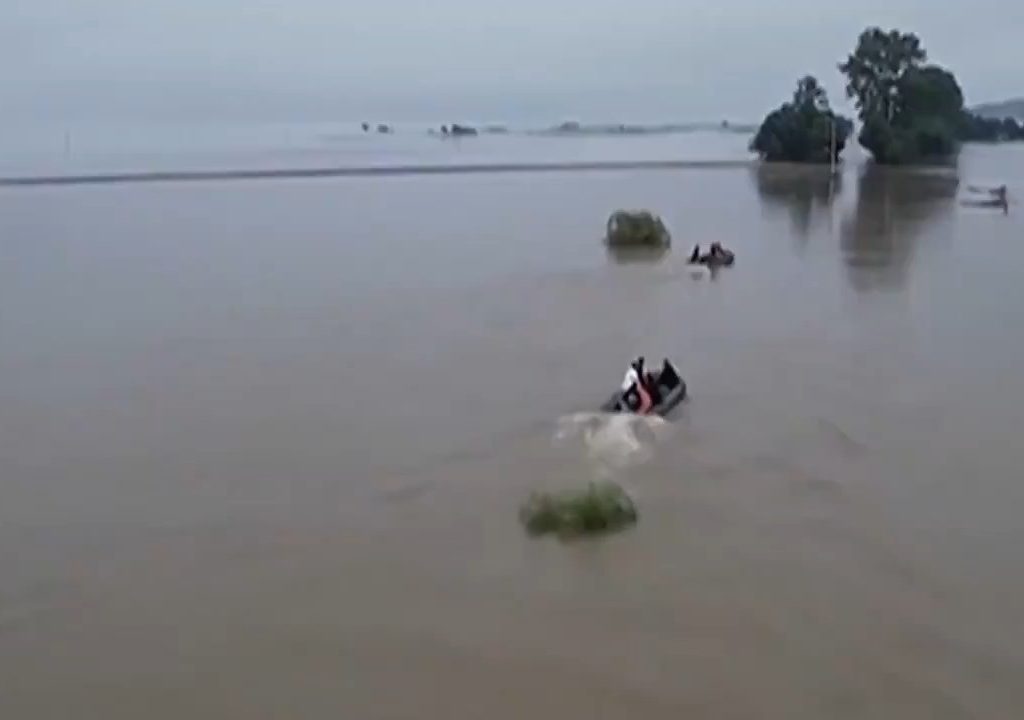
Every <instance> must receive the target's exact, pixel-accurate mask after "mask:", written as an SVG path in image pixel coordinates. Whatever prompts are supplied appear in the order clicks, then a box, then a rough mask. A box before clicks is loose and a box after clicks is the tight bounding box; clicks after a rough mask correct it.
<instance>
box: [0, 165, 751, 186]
mask: <svg viewBox="0 0 1024 720" xmlns="http://www.w3.org/2000/svg"><path fill="white" fill-rule="evenodd" d="M750 165H751V161H747V160H639V161H625V162H622V161H604V162H565V163H490V164H480V165H396V166H389V167H388V166H385V167H374V166H370V167H323V168H278V169H266V170H193V171H190V170H167V171H158V172H118V173H82V174H74V175H71V174H68V175H37V176H32V175H26V176H20V177H0V187H31V186H45V185H108V184H118V183H153V182H204V181H211V180H289V179H294V180H300V179H309V178H339V177H340V178H344V177H389V176H400V175H457V174H468V173H517V172H570V171H577V172H578V171H590V170H692V169H697V170H700V169H708V170H711V169H724V168H742V167H748V166H750Z"/></svg>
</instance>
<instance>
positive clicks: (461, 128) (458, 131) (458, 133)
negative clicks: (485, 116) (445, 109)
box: [451, 123, 477, 137]
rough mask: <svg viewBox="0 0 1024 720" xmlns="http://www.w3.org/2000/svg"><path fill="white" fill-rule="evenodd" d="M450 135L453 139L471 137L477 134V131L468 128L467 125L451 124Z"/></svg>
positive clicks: (473, 128)
mask: <svg viewBox="0 0 1024 720" xmlns="http://www.w3.org/2000/svg"><path fill="white" fill-rule="evenodd" d="M451 134H452V136H454V137H465V136H472V135H476V134H477V129H476V128H475V127H470V126H469V125H459V124H458V123H452V129H451Z"/></svg>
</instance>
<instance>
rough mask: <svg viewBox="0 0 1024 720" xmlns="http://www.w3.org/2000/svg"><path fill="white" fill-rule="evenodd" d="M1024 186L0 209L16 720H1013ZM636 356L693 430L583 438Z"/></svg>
mask: <svg viewBox="0 0 1024 720" xmlns="http://www.w3.org/2000/svg"><path fill="white" fill-rule="evenodd" d="M1021 150H1022V149H1021V148H1017V147H1003V148H999V147H979V148H974V147H971V148H968V149H967V150H966V151H965V153H964V156H963V157H962V159H961V166H960V168H959V169H958V170H955V171H954V170H942V171H933V172H928V173H906V172H903V173H897V172H885V171H881V170H878V169H873V168H868V167H856V166H853V165H851V166H850V167H849V168H847V170H846V172H845V173H844V174H843V176H842V177H841V178H840V180H839V181H838V182H830V181H829V179H828V178H827V177H826V176H824V175H822V174H821V173H818V172H812V171H806V170H795V169H791V168H782V169H771V170H766V169H758V168H756V167H750V168H738V167H734V166H729V167H722V168H718V169H688V170H687V169H681V170H679V169H677V170H658V171H653V170H646V171H645V170H638V169H637V170H624V171H619V172H597V171H595V172H580V173H558V174H503V175H488V174H473V175H461V174H449V175H444V176H437V177H401V176H398V177H381V178H343V179H323V180H294V181H266V182H251V183H249V182H210V183H194V184H147V185H133V184H123V185H110V186H102V187H64V188H62V187H53V188H24V189H15V188H8V189H5V190H4V191H3V192H2V193H0V717H4V718H33V719H42V718H68V717H75V718H103V719H104V720H118V719H119V718H125V719H128V718H131V719H133V720H134V719H135V718H139V717H140V716H145V717H147V718H151V719H153V720H161V719H163V718H167V719H168V720H169V719H171V718H174V719H175V720H177V719H179V718H184V717H189V718H211V719H213V718H217V719H218V720H227V719H229V718H238V719H240V720H241V719H242V718H245V719H247V720H248V719H251V718H285V717H303V718H337V717H353V718H356V717H359V718H388V719H392V718H394V719H406V718H409V719H412V718H424V717H447V718H452V719H455V718H467V719H468V718H478V717H481V716H486V717H490V718H495V719H504V718H508V719H509V720H511V719H513V718H522V717H536V718H547V717H559V718H563V719H565V720H569V719H573V718H593V717H595V716H599V717H606V718H680V717H686V718H715V719H716V720H717V719H723V718H751V717H758V718H779V719H780V720H781V719H786V720H794V719H797V718H807V719H812V718H814V719H816V718H826V717H827V718H878V717H899V718H903V719H906V720H909V719H916V718H921V719H925V718H927V719H929V720H932V719H935V718H1008V717H1015V716H1017V715H1019V713H1020V709H1021V707H1024V689H1022V688H1021V685H1020V682H1019V680H1020V678H1021V677H1022V676H1024V622H1022V619H1024V618H1022V611H1021V606H1022V600H1024V575H1022V573H1021V572H1020V562H1019V558H1018V557H1017V555H1018V548H1019V547H1020V544H1021V542H1022V541H1024V523H1022V521H1021V519H1020V513H1021V508H1022V507H1024V483H1022V476H1021V470H1020V469H1021V467H1024V444H1022V443H1021V441H1020V432H1021V430H1020V429H1021V428H1022V427H1024V374H1022V373H1021V371H1020V368H1021V367H1022V366H1024V333H1022V332H1020V331H1019V330H1018V328H1017V325H1018V320H1019V316H1020V313H1021V310H1022V308H1024V282H1022V279H1024V243H1022V237H1024V220H1022V218H1024V214H1022V213H1024V210H1021V208H1020V206H1019V205H1012V206H1011V208H1010V212H1009V214H1007V215H1003V214H1002V213H1001V212H994V211H991V210H980V209H973V208H967V207H964V206H962V205H961V204H960V202H959V199H960V197H961V196H962V194H963V192H964V188H965V187H966V185H967V184H968V183H984V182H989V181H992V182H997V181H998V182H1005V183H1008V184H1009V186H1010V190H1011V197H1012V196H1013V195H1014V193H1015V192H1016V193H1020V192H1021V189H1022V188H1024V152H1022V151H1021ZM1018 198H1019V195H1018ZM619 207H649V208H651V209H653V210H655V211H657V212H659V213H661V214H662V216H663V217H664V219H665V221H666V223H667V224H668V226H669V228H670V229H671V230H672V232H673V235H674V238H675V245H674V247H673V249H672V251H671V252H668V253H665V254H662V255H660V256H658V257H644V256H641V257H637V256H629V257H621V256H615V255H613V254H609V253H608V252H607V251H606V249H605V248H604V246H603V245H602V243H601V242H600V237H601V234H602V232H603V229H604V222H605V218H606V217H607V215H608V213H609V212H611V211H612V210H614V209H616V208H619ZM712 241H720V242H722V243H723V244H725V245H726V246H728V247H730V248H732V249H733V250H735V251H736V254H737V257H738V261H737V265H736V267H734V268H731V269H728V270H723V271H721V272H719V273H716V274H715V275H708V274H705V273H702V272H697V273H695V272H693V271H692V270H691V269H690V268H689V267H688V266H687V265H686V262H685V261H686V256H687V255H688V251H689V249H690V247H691V245H692V244H696V243H701V244H704V245H707V244H709V243H710V242H712ZM637 353H645V354H646V355H647V356H648V357H650V358H659V357H660V356H662V355H668V356H670V357H672V358H673V359H674V360H675V362H676V364H677V365H678V367H679V368H680V370H681V371H682V373H683V375H684V376H685V378H686V380H687V382H688V383H689V385H690V388H691V394H692V398H691V400H690V401H689V402H688V403H687V404H686V405H685V406H684V407H683V409H682V410H681V412H679V413H678V414H677V415H675V416H674V417H672V418H671V421H670V422H669V423H668V424H667V425H665V426H658V427H656V428H653V429H651V428H649V429H648V431H643V429H640V430H638V431H637V433H636V435H635V437H633V438H629V437H626V438H624V437H623V436H622V435H621V433H618V432H608V433H601V432H593V431H592V430H593V428H590V429H591V431H590V432H588V431H587V428H586V427H584V425H585V424H586V423H587V422H588V420H587V418H588V417H589V416H588V415H587V413H590V412H591V411H593V410H594V409H595V407H596V406H597V405H599V404H600V402H601V401H603V400H604V399H605V398H606V396H607V394H608V392H609V391H610V389H612V387H614V385H615V384H616V383H617V382H618V380H619V379H620V378H621V375H622V372H623V370H624V368H625V366H626V363H627V362H628V360H629V359H630V358H631V357H632V356H633V355H635V354H637ZM581 414H582V415H581ZM609 476H611V477H614V478H616V479H617V480H619V481H620V482H622V483H623V484H624V485H626V486H627V487H628V488H629V489H630V490H631V491H632V492H633V493H634V494H635V497H636V500H637V503H638V507H639V511H640V521H639V524H638V525H637V527H636V528H635V529H633V530H630V531H628V532H626V533H624V534H622V535H619V536H616V537H610V538H606V539H604V540H600V541H597V542H579V543H570V544H562V543H559V542H557V541H548V540H545V541H534V540H530V539H529V538H527V537H526V536H525V535H524V533H523V532H522V529H521V528H520V527H519V526H518V524H517V520H516V510H517V507H518V505H519V503H520V502H521V501H522V500H523V499H524V498H525V497H526V496H527V495H528V494H529V493H530V492H531V491H532V490H535V489H549V488H557V487H562V486H566V485H575V484H578V483H581V482H586V481H588V480H591V479H595V478H598V477H609Z"/></svg>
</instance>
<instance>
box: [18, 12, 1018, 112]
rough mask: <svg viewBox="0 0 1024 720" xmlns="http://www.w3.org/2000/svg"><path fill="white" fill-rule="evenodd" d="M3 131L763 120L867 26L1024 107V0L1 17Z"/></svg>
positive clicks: (976, 89) (975, 87)
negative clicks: (60, 125)
mask: <svg viewBox="0 0 1024 720" xmlns="http://www.w3.org/2000/svg"><path fill="white" fill-rule="evenodd" d="M4 5H5V7H4V9H3V11H2V15H0V17H2V20H0V87H2V88H3V89H4V92H3V96H2V98H0V118H2V117H3V116H5V115H6V116H7V117H8V119H11V120H19V119H26V118H37V117H40V116H42V117H55V116H59V117H60V118H61V119H67V118H79V117H82V118H88V117H125V116H128V117H136V116H137V117H139V118H150V117H168V116H172V117H180V118H183V117H188V116H197V117H233V118H235V117H237V118H241V117H247V118H252V119H263V118H266V119H297V120H299V119H309V120H323V119H333V118H337V119H341V118H346V119H348V118H352V119H354V118H360V117H363V116H366V117H373V118H385V117H394V118H395V119H417V120H418V119H433V118H437V117H464V118H471V119H498V118H515V117H526V116H530V117H547V118H560V117H564V116H583V117H586V118H591V117H593V118H594V119H630V118H636V119H713V118H719V117H732V118H735V119H743V120H756V119H759V118H760V116H761V115H762V114H763V113H764V112H765V111H767V110H768V109H770V108H771V107H772V106H774V105H777V104H778V103H779V102H780V101H782V100H783V99H784V98H785V97H786V96H787V95H788V94H789V93H790V91H791V89H792V86H793V84H794V82H795V79H796V78H797V77H798V76H800V75H802V74H804V73H808V72H810V73H813V74H816V75H818V76H819V77H820V78H821V79H822V81H823V82H824V84H825V85H826V87H827V88H828V89H829V91H830V95H832V97H833V100H842V87H843V84H842V79H841V78H840V77H839V74H838V72H837V71H836V69H835V65H836V62H837V61H839V60H840V59H841V58H842V57H843V56H844V55H845V54H846V53H847V52H849V51H850V49H852V47H853V45H854V43H855V41H856V38H857V35H858V34H859V32H860V31H861V30H862V29H863V28H864V27H865V26H867V25H874V24H877V25H881V26H884V27H890V26H898V27H900V28H901V29H905V30H913V31H915V32H917V33H918V34H919V35H921V37H922V39H923V40H924V43H925V45H926V47H927V49H928V50H929V52H930V54H931V56H932V59H933V60H934V61H937V62H940V63H942V64H945V65H947V66H949V67H950V68H951V69H952V70H953V71H954V72H955V73H956V74H957V76H958V77H959V79H960V81H961V83H962V85H963V86H964V89H965V92H966V94H967V96H968V100H969V101H970V102H981V101H987V100H993V99H1002V98H1004V97H1008V96H1015V95H1024V79H1022V78H1024V73H1022V69H1024V44H1022V43H1021V31H1022V30H1024V2H1021V1H1020V0H973V2H970V3H969V2H966V1H964V2H960V1H959V0H957V1H955V2H954V1H947V0H859V1H856V2H849V3H830V2H826V1H825V0H788V1H786V2H767V1H766V0H708V1H704V0H630V1H629V2H626V1H625V0H507V1H502V2H491V1H489V0H422V1H417V0H366V1H365V2H352V1H351V0H276V1H271V0H6V2H4Z"/></svg>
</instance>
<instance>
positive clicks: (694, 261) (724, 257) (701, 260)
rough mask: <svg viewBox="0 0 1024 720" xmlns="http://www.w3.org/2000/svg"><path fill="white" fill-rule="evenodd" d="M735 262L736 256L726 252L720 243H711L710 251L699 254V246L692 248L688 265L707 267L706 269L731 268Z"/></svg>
mask: <svg viewBox="0 0 1024 720" xmlns="http://www.w3.org/2000/svg"><path fill="white" fill-rule="evenodd" d="M735 262H736V254H735V253H733V251H732V250H726V249H725V248H724V247H722V244H721V243H717V242H714V243H711V250H710V251H709V252H707V253H704V254H701V252H700V245H694V246H693V252H692V253H690V260H689V263H690V264H691V265H707V266H708V267H731V266H732V265H733V264H734V263H735Z"/></svg>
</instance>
